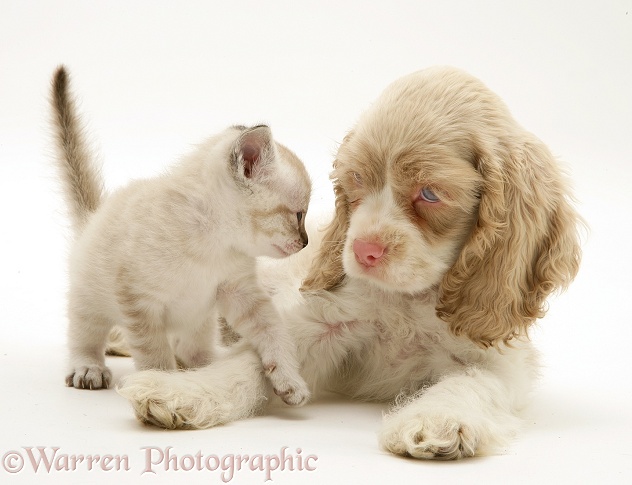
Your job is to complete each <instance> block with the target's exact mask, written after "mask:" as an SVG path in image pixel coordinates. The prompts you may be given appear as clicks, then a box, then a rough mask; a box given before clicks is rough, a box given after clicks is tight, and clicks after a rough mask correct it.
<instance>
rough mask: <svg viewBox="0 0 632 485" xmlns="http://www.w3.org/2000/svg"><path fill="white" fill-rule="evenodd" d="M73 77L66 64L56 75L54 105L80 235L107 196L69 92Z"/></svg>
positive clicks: (63, 173)
mask: <svg viewBox="0 0 632 485" xmlns="http://www.w3.org/2000/svg"><path fill="white" fill-rule="evenodd" d="M68 85H69V76H68V73H67V72H66V69H65V68H64V66H60V67H58V68H57V70H56V71H55V74H54V75H53V82H52V91H51V105H52V109H53V130H54V135H55V145H56V148H57V163H58V166H59V168H60V175H61V178H62V183H63V186H64V192H65V194H66V200H67V202H68V205H69V207H70V215H71V219H72V226H73V229H74V231H75V234H79V233H80V232H81V230H82V229H83V227H84V226H85V224H86V222H87V221H88V219H89V217H90V215H91V214H92V213H93V212H95V211H96V210H97V208H98V207H99V204H100V202H101V198H102V197H103V181H102V179H101V174H100V171H99V168H98V167H97V166H96V164H95V162H94V160H93V157H92V154H91V153H90V150H89V149H88V147H87V144H86V141H85V135H84V129H83V127H82V126H81V122H80V120H79V117H78V115H77V113H76V109H75V102H74V99H73V97H72V94H71V93H70V91H69V87H68Z"/></svg>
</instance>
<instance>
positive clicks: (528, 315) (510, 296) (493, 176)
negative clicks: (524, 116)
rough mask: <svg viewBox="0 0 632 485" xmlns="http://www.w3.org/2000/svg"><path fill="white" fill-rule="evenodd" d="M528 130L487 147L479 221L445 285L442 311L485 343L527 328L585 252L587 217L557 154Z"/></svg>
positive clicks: (481, 159)
mask: <svg viewBox="0 0 632 485" xmlns="http://www.w3.org/2000/svg"><path fill="white" fill-rule="evenodd" d="M519 138H520V137H519ZM521 138H522V139H518V140H516V139H511V140H508V141H505V142H503V143H501V144H498V145H496V146H494V147H484V148H482V149H480V151H479V153H478V160H477V164H478V166H477V168H478V170H479V171H480V173H481V174H482V175H483V178H484V187H483V190H482V194H481V200H480V205H479V214H478V222H477V224H476V226H475V228H474V230H473V232H472V233H471V234H470V237H469V240H468V241H467V242H466V243H465V246H464V248H463V249H462V251H461V253H460V255H459V257H458V259H457V261H456V263H455V264H454V266H453V267H452V268H451V269H450V270H449V271H448V273H447V274H446V276H445V277H444V279H443V281H442V284H441V287H440V300H439V304H438V306H437V314H438V315H439V317H441V318H442V319H443V320H444V321H446V322H447V323H449V325H450V328H451V330H452V331H453V332H454V333H455V334H457V335H458V334H465V335H466V336H468V337H469V338H470V339H471V340H473V341H474V342H476V343H478V344H479V345H481V346H483V347H489V346H497V345H498V344H499V343H501V342H504V343H508V341H509V340H511V339H512V338H513V337H517V336H522V335H527V329H528V328H529V326H530V325H531V324H532V323H533V322H534V321H535V320H536V319H537V318H541V317H542V316H544V313H545V311H546V308H545V300H546V298H547V297H548V295H549V294H550V293H551V292H553V291H554V290H556V289H565V288H566V286H567V285H568V284H569V283H570V282H571V281H572V279H573V278H574V277H575V275H576V273H577V270H578V268H579V262H580V259H581V250H580V247H579V240H578V239H579V238H578V228H579V224H580V223H581V222H580V221H581V219H580V218H579V216H578V215H577V214H576V213H575V211H574V209H573V208H572V206H571V205H570V201H569V198H570V195H569V194H568V192H567V190H568V189H567V187H566V184H565V182H564V180H563V177H562V175H561V173H560V172H559V169H558V168H557V165H556V162H555V161H554V159H553V157H552V155H551V154H550V152H549V150H548V149H547V148H546V147H545V146H544V145H543V144H542V142H540V141H539V140H538V139H537V138H535V137H534V136H533V135H530V134H528V133H524V134H523V135H522V137H521Z"/></svg>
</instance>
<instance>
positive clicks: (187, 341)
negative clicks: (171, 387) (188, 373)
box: [173, 315, 219, 369]
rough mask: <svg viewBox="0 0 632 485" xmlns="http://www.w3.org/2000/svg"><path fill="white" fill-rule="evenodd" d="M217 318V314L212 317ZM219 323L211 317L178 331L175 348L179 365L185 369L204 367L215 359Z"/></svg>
mask: <svg viewBox="0 0 632 485" xmlns="http://www.w3.org/2000/svg"><path fill="white" fill-rule="evenodd" d="M212 318H213V319H215V316H214V315H213V317H212ZM218 325H219V324H218V323H216V322H214V321H213V320H211V319H208V320H204V321H203V322H202V323H201V324H200V325H198V326H196V327H193V328H186V327H185V329H184V330H180V331H179V332H178V336H177V338H176V339H174V342H173V344H174V345H173V349H174V351H175V354H176V360H177V361H178V366H179V367H181V368H183V369H193V368H197V367H204V366H207V365H209V364H210V363H211V361H212V360H213V344H214V343H215V342H217V341H218V335H217V334H218V328H217V327H218Z"/></svg>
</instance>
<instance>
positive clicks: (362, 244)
mask: <svg viewBox="0 0 632 485" xmlns="http://www.w3.org/2000/svg"><path fill="white" fill-rule="evenodd" d="M385 249H386V248H385V247H384V246H382V245H381V244H377V243H374V242H368V241H363V240H362V239H356V240H355V241H353V252H354V253H355V257H356V261H357V262H358V263H360V264H361V265H363V266H367V267H373V266H376V265H377V264H378V263H379V262H380V258H381V257H382V256H383V255H384V250H385Z"/></svg>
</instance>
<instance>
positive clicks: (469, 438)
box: [380, 367, 528, 460]
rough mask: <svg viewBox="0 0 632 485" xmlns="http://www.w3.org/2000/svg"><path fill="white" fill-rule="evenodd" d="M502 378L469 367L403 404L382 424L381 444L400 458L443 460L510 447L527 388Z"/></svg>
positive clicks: (518, 422)
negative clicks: (509, 443) (519, 407)
mask: <svg viewBox="0 0 632 485" xmlns="http://www.w3.org/2000/svg"><path fill="white" fill-rule="evenodd" d="M501 374H502V371H501V372H493V371H491V370H489V369H487V368H485V369H484V368H477V367H468V368H466V369H464V371H463V372H462V373H456V374H452V375H448V376H446V377H444V378H443V379H441V380H440V381H439V382H437V383H436V384H434V385H432V386H430V387H429V388H427V389H426V390H423V391H420V392H419V393H417V394H416V395H413V396H411V397H409V398H407V399H402V402H399V403H397V404H396V406H395V408H394V409H393V410H392V411H391V412H390V413H389V414H388V415H386V416H385V418H384V423H383V428H382V432H381V434H380V444H381V445H382V447H384V448H385V449H387V450H389V451H391V452H393V453H396V454H398V455H406V456H413V457H415V458H432V459H441V460H450V459H458V458H464V457H468V456H473V455H480V454H485V453H489V452H490V451H493V450H496V449H498V448H499V447H501V446H505V445H507V443H508V441H509V440H510V439H511V438H512V437H513V436H514V435H515V433H516V432H517V430H518V429H519V426H520V419H519V418H518V417H517V414H516V413H517V411H518V403H521V401H522V400H523V398H524V395H525V394H526V392H527V387H528V386H526V385H525V384H526V382H510V381H506V380H505V379H504V378H502V377H501ZM525 374H527V373H526V372H525V373H523V374H522V376H524V375H525ZM515 376H516V377H517V379H516V380H517V381H520V380H521V378H520V376H521V374H515Z"/></svg>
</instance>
